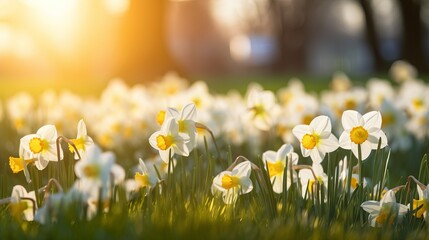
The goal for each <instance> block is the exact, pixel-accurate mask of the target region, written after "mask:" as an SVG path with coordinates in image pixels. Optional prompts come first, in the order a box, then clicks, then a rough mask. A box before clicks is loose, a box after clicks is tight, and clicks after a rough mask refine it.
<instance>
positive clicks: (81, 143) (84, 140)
mask: <svg viewBox="0 0 429 240" xmlns="http://www.w3.org/2000/svg"><path fill="white" fill-rule="evenodd" d="M70 140H71V141H72V142H73V144H74V145H75V147H76V149H77V151H78V152H79V155H80V157H81V158H85V155H86V149H87V148H88V147H89V146H91V145H93V144H94V141H93V140H92V138H91V137H89V136H88V135H87V131H86V124H85V122H84V121H83V120H82V119H81V120H80V121H79V123H78V124H77V136H76V138H75V139H70ZM69 150H70V152H72V153H74V158H75V159H78V158H79V156H78V154H77V153H76V152H75V149H74V148H73V147H72V146H71V145H70V144H69Z"/></svg>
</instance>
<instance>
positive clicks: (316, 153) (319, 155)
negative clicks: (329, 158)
mask: <svg viewBox="0 0 429 240" xmlns="http://www.w3.org/2000/svg"><path fill="white" fill-rule="evenodd" d="M331 128H332V127H331V120H330V119H329V118H328V117H327V116H318V117H316V118H315V119H313V120H312V121H311V122H310V125H298V126H295V127H294V128H293V129H292V132H293V134H294V135H295V137H296V138H297V139H298V140H299V142H300V143H301V153H302V155H303V156H304V157H308V156H310V157H311V160H313V163H316V164H319V163H321V162H322V161H323V159H324V158H325V154H326V153H329V152H333V151H335V150H336V149H337V148H338V139H337V138H336V137H335V136H334V135H333V134H332V133H331Z"/></svg>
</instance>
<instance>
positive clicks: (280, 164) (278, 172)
mask: <svg viewBox="0 0 429 240" xmlns="http://www.w3.org/2000/svg"><path fill="white" fill-rule="evenodd" d="M286 158H287V160H288V162H289V165H288V166H286ZM262 160H263V161H264V163H265V166H268V172H269V173H270V180H271V183H272V184H273V190H274V192H275V193H282V192H283V176H284V170H285V168H286V176H287V187H286V188H287V189H289V187H290V185H291V184H292V179H293V182H295V181H296V172H295V170H291V169H290V168H291V167H292V166H293V165H296V164H298V154H296V153H294V152H293V147H292V146H291V145H289V144H283V146H281V147H280V149H279V150H278V151H277V152H274V151H266V152H264V153H263V154H262ZM291 172H292V175H293V176H291V175H290V173H291ZM291 177H292V178H291Z"/></svg>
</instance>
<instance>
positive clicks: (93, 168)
mask: <svg viewBox="0 0 429 240" xmlns="http://www.w3.org/2000/svg"><path fill="white" fill-rule="evenodd" d="M74 169H75V174H76V176H77V177H78V178H79V179H78V180H77V181H76V182H75V184H74V185H73V188H74V189H75V190H76V191H78V192H79V193H80V194H81V195H82V196H83V197H84V200H86V202H87V203H88V204H89V205H91V204H94V202H98V201H99V200H100V201H107V200H108V199H109V197H110V196H111V186H112V185H111V184H113V185H118V184H120V183H121V182H123V181H124V179H125V171H124V169H123V168H122V167H121V166H119V165H118V164H115V155H114V154H113V153H112V152H102V151H101V149H100V148H99V147H98V146H97V145H95V144H94V145H92V146H90V147H88V149H87V155H86V158H84V159H81V160H79V161H78V162H77V163H76V164H75V168H74Z"/></svg>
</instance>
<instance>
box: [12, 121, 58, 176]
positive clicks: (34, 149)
mask: <svg viewBox="0 0 429 240" xmlns="http://www.w3.org/2000/svg"><path fill="white" fill-rule="evenodd" d="M57 137H58V135H57V130H56V128H55V126H54V125H45V126H43V127H41V128H39V130H37V132H36V134H29V135H26V136H24V137H22V138H21V141H20V149H23V151H24V152H25V154H28V156H29V158H36V159H37V161H36V162H35V164H36V167H37V168H38V169H39V170H43V169H44V168H45V167H46V166H47V165H48V163H49V161H58V154H59V158H60V159H62V158H63V151H62V149H61V148H60V152H59V153H58V152H57V145H56V141H57Z"/></svg>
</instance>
